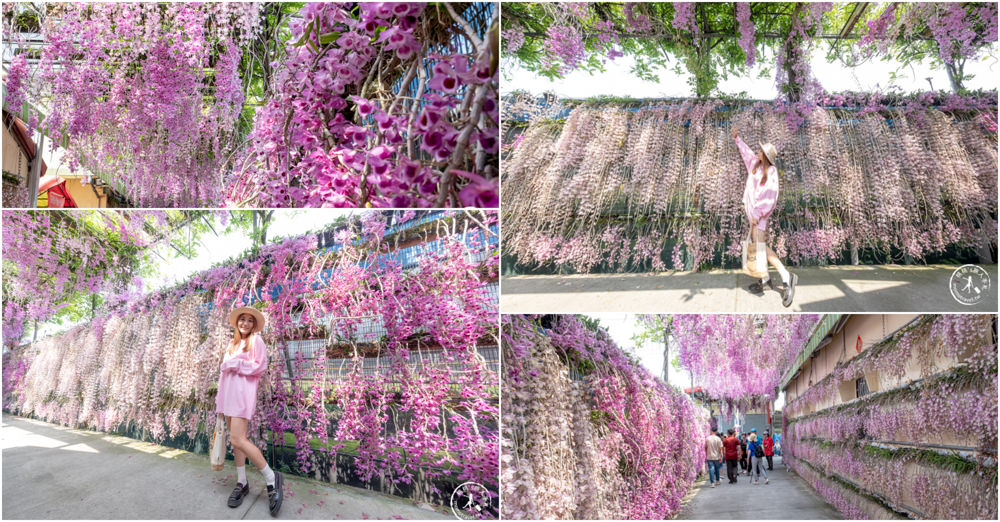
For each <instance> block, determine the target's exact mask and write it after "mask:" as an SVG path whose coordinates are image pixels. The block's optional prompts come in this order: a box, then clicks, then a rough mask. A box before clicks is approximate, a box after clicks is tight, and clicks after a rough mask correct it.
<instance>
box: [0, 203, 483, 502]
mask: <svg viewBox="0 0 1000 522" xmlns="http://www.w3.org/2000/svg"><path fill="white" fill-rule="evenodd" d="M384 219H385V217H384V216H383V215H382V214H380V213H377V212H374V211H371V212H369V213H367V214H366V215H365V216H364V217H363V218H362V220H361V221H360V222H358V223H355V224H354V225H351V226H349V227H348V228H346V229H343V230H340V231H339V232H338V233H337V238H336V245H334V247H333V248H330V249H326V250H323V251H317V250H316V239H315V237H314V236H313V237H310V236H306V237H302V238H297V239H290V240H286V241H283V242H281V243H274V244H270V245H267V246H265V247H262V248H260V249H259V251H258V252H257V253H256V254H255V255H253V256H251V257H245V258H241V259H236V260H233V261H231V262H228V263H226V264H224V265H222V266H218V267H216V268H213V269H211V270H208V271H205V272H202V273H199V274H197V275H195V276H194V277H192V278H191V279H190V280H189V281H187V282H185V283H184V284H181V285H179V286H178V287H176V288H172V289H167V290H163V291H159V292H156V293H153V294H147V295H144V296H135V295H130V294H122V295H121V298H120V299H111V300H109V301H110V303H111V304H110V305H109V309H108V310H107V311H106V312H105V313H102V314H100V315H99V316H98V317H97V319H96V320H94V321H93V322H91V323H89V324H84V325H81V326H78V327H76V328H73V329H72V330H70V331H68V332H66V333H63V334H61V335H58V336H55V337H51V338H49V339H45V340H42V341H39V342H37V343H33V344H32V345H30V346H27V347H24V348H21V349H19V350H17V352H16V353H15V355H14V356H12V358H13V359H14V360H10V359H9V358H8V359H5V361H4V398H5V407H9V408H12V409H14V410H16V411H19V412H20V413H22V414H31V415H34V416H37V417H40V418H43V419H45V420H48V421H51V422H58V423H62V424H66V425H70V426H90V427H93V428H96V429H99V430H102V431H115V430H120V429H123V428H127V427H128V426H135V427H139V428H142V429H145V430H147V431H148V433H150V434H151V435H152V437H153V438H154V440H162V439H164V438H166V437H175V436H178V435H179V434H184V435H186V436H187V437H189V438H191V439H194V438H195V436H197V435H199V434H203V433H205V426H208V427H209V429H210V428H211V426H212V425H213V424H214V422H213V420H214V415H215V412H214V399H213V396H214V394H215V391H216V388H215V387H216V383H217V380H218V375H219V363H220V362H221V357H222V354H223V352H224V350H225V346H226V344H227V343H228V342H229V341H230V340H231V339H232V330H231V327H230V326H229V325H228V323H227V322H226V316H227V313H228V311H229V310H231V309H232V307H234V306H239V305H241V304H242V303H244V302H246V300H250V301H254V300H256V302H255V304H254V306H257V307H259V308H260V309H262V311H263V312H264V313H265V314H266V316H267V317H268V327H267V329H265V330H264V332H263V334H262V335H263V337H264V340H265V341H266V343H267V346H268V357H269V360H270V364H269V368H268V372H267V373H265V374H264V376H263V377H262V381H261V387H260V390H261V391H260V392H259V393H258V403H257V407H256V410H255V414H254V418H253V419H251V423H250V430H249V434H250V435H251V438H252V440H254V441H255V443H257V444H258V445H262V444H263V443H264V441H265V436H263V430H270V431H272V432H273V434H274V437H275V440H279V441H281V440H284V438H283V437H284V434H285V433H289V432H290V433H293V434H294V436H295V438H296V444H297V446H296V450H297V454H298V463H297V469H296V470H295V471H297V472H299V473H303V474H312V473H314V472H316V473H317V476H324V475H325V474H326V472H327V471H329V470H319V471H318V472H317V471H316V470H315V469H314V462H315V459H313V458H312V456H313V453H314V450H313V449H312V448H311V447H310V444H309V443H310V441H319V442H320V443H321V445H322V446H321V447H322V448H323V449H321V450H316V451H322V452H325V453H328V454H329V456H330V457H331V459H330V461H331V462H335V461H336V460H335V459H333V458H332V457H335V455H336V453H337V451H338V450H340V449H341V448H342V447H343V446H344V444H345V443H346V442H348V441H357V453H358V456H357V458H356V465H357V469H358V473H359V475H360V478H361V479H362V480H365V481H367V480H373V479H374V477H376V476H377V477H381V480H390V481H392V482H393V483H398V484H407V483H409V482H410V481H412V480H414V478H415V477H416V476H417V473H418V472H419V473H420V474H421V475H423V476H425V477H431V478H433V477H441V476H443V475H444V474H451V475H452V476H454V477H455V478H456V479H458V480H459V481H460V482H462V481H466V480H472V481H476V482H479V483H481V484H484V485H486V486H487V487H489V488H493V489H495V488H496V486H497V475H498V466H499V446H498V439H499V437H498V429H499V428H498V413H499V412H498V404H497V397H496V393H497V391H496V390H497V385H498V382H497V376H496V374H495V373H494V372H492V371H490V370H489V369H488V367H487V366H486V364H485V362H484V360H483V359H482V357H481V356H480V355H479V354H478V353H477V349H476V347H477V345H481V344H483V343H484V342H485V343H496V342H497V341H496V335H497V330H496V325H497V323H496V317H497V316H496V312H497V310H496V303H495V302H493V300H492V299H491V298H490V296H489V294H488V292H487V288H486V282H487V281H491V280H495V279H496V277H497V268H498V261H497V255H496V253H497V245H496V240H495V232H494V231H495V229H496V224H497V222H496V215H495V213H485V212H484V213H479V214H478V217H477V216H471V215H469V214H465V213H456V214H452V215H448V216H445V217H443V218H442V219H437V220H432V221H430V222H428V223H426V224H424V225H420V226H416V227H412V228H410V229H408V230H407V231H405V232H395V233H394V234H393V235H392V236H384V235H383V234H384V233H385V223H384ZM379 222H381V223H379ZM400 234H402V236H400ZM7 235H8V233H7V230H6V228H5V237H6V236H7ZM419 237H423V238H424V240H425V241H426V240H431V241H434V242H435V243H428V245H433V246H434V247H435V248H428V249H427V251H426V252H425V253H424V254H423V255H421V256H420V257H419V258H418V260H417V262H418V266H417V267H416V268H413V269H403V268H402V266H401V262H400V260H399V258H398V256H396V255H395V254H394V246H393V245H396V244H397V243H396V241H397V240H407V239H409V240H414V239H416V238H419ZM491 237H493V239H490V238H491ZM476 259H481V261H476ZM371 324H376V325H380V326H381V327H382V328H384V333H383V334H382V335H381V338H379V337H371V338H366V337H364V335H363V333H364V331H365V328H366V325H368V326H367V328H368V329H370V328H371V326H370V325H371ZM323 337H326V338H327V339H328V342H330V343H333V344H334V348H336V347H337V346H347V347H348V350H349V351H348V357H350V353H351V351H353V357H352V358H351V360H350V362H349V363H348V364H347V368H349V372H348V374H347V375H344V376H342V377H341V378H337V379H334V378H331V377H330V376H329V375H328V372H327V371H326V362H327V354H326V350H327V348H324V349H323V350H322V351H321V352H320V353H319V354H317V357H315V358H314V359H313V360H311V361H309V360H307V359H306V358H305V356H304V355H303V354H302V353H301V352H299V353H298V354H297V355H296V356H295V358H294V359H295V360H294V361H286V358H285V353H287V346H288V342H289V341H290V340H295V339H303V338H305V339H313V338H323ZM427 350H437V351H438V353H439V354H440V359H441V364H431V363H427V362H425V361H426V357H427V354H426V351H427ZM366 354H370V355H376V354H377V355H378V359H377V371H376V372H374V373H372V372H369V371H364V370H363V366H364V365H363V362H364V361H365V359H364V356H365V355H366ZM288 363H294V364H295V367H296V368H297V371H296V373H295V374H293V375H287V374H285V368H286V364H288ZM19 365H20V366H19ZM8 367H10V368H12V370H11V371H10V372H8V371H7V368H8ZM23 367H27V369H26V370H23V371H22V370H20V369H19V368H23ZM402 420H405V422H403V421H402ZM328 442H329V443H330V444H329V445H327V444H328Z"/></svg>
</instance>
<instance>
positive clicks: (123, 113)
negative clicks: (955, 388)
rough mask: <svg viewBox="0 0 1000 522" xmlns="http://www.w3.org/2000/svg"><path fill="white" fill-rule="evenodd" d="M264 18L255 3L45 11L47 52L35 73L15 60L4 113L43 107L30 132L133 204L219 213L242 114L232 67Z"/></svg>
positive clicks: (51, 7)
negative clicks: (224, 177) (26, 104)
mask: <svg viewBox="0 0 1000 522" xmlns="http://www.w3.org/2000/svg"><path fill="white" fill-rule="evenodd" d="M7 5H9V4H7ZM259 17H260V4H259V3H235V2H209V3H166V2H165V3H138V2H122V3H106V2H105V3H56V4H48V5H47V9H46V12H45V14H44V19H43V20H42V21H41V34H42V38H43V39H44V40H45V43H46V45H44V46H42V47H41V49H40V54H39V56H38V61H37V63H36V64H35V65H32V66H31V67H26V65H25V58H26V55H25V54H24V53H21V54H19V55H18V57H16V58H15V59H14V61H13V64H12V74H11V75H10V76H9V77H8V78H7V83H6V87H7V90H8V94H9V96H8V97H7V99H6V100H5V103H6V107H7V108H8V109H9V110H11V111H13V112H14V113H15V114H21V110H22V104H23V102H25V101H27V102H29V103H31V104H33V105H34V106H35V107H44V108H45V111H46V114H44V115H42V114H39V113H38V112H31V113H30V114H29V117H28V119H27V121H28V124H29V126H31V127H35V126H38V127H40V128H41V129H43V130H44V132H45V133H46V134H47V136H48V137H49V139H50V141H49V143H52V144H53V145H54V146H55V147H61V148H63V149H65V151H64V153H63V159H64V161H66V163H67V164H68V165H69V166H70V169H71V170H74V169H76V168H77V167H83V168H86V169H87V170H89V171H90V172H92V173H94V174H95V175H97V176H99V177H101V178H103V179H104V180H105V181H106V182H108V184H110V185H113V186H115V187H117V188H118V189H119V190H120V191H122V193H123V195H124V196H125V197H127V198H128V199H129V200H131V201H132V202H133V203H134V204H136V205H139V206H150V207H162V206H169V207H184V206H208V205H217V204H218V202H219V200H220V198H219V194H220V190H219V188H220V185H221V180H222V178H221V172H222V170H223V169H224V168H225V166H226V158H227V157H228V155H229V154H230V153H232V152H233V151H234V150H236V141H237V136H236V125H235V123H236V118H237V116H238V115H239V113H240V111H241V109H242V107H243V89H242V81H243V80H242V79H241V78H240V76H239V71H238V68H237V67H236V64H238V63H239V61H240V59H241V57H242V47H241V46H244V45H246V44H247V43H248V42H250V41H251V40H253V39H254V38H255V37H256V36H257V33H258V31H259V28H260V19H259ZM15 20H17V17H16V16H12V17H6V16H5V22H4V24H5V28H4V35H5V40H7V38H11V39H12V40H13V39H16V38H17V37H19V33H17V32H16V31H15V29H14V28H12V27H9V26H8V24H9V23H12V22H13V21H15ZM14 41H15V43H16V40H14ZM26 69H28V70H26ZM153 180H155V181H153Z"/></svg>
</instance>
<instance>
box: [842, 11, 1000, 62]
mask: <svg viewBox="0 0 1000 522" xmlns="http://www.w3.org/2000/svg"><path fill="white" fill-rule="evenodd" d="M924 31H929V32H930V35H931V36H932V37H933V38H934V42H935V43H936V44H937V49H938V56H939V57H940V58H941V61H942V62H944V63H946V64H949V65H952V64H954V63H955V61H956V60H974V59H976V58H977V57H978V56H979V55H980V54H981V53H982V49H983V46H984V44H985V45H988V44H990V43H995V42H996V41H997V4H996V3H983V4H974V5H966V4H961V3H959V4H956V3H950V2H915V3H902V4H895V3H893V4H890V5H889V6H888V7H886V8H885V10H884V11H882V13H881V14H880V15H879V16H878V17H877V18H876V19H874V20H871V21H869V22H868V32H867V33H865V35H864V36H863V37H862V38H861V40H859V41H858V44H857V45H858V46H859V47H860V48H861V49H863V51H864V52H865V53H866V54H869V55H870V54H872V53H878V54H883V55H884V54H886V53H887V52H888V49H889V45H890V44H891V43H893V42H895V41H897V40H899V39H900V38H904V39H912V38H913V37H914V36H920V35H922V33H923V32H924Z"/></svg>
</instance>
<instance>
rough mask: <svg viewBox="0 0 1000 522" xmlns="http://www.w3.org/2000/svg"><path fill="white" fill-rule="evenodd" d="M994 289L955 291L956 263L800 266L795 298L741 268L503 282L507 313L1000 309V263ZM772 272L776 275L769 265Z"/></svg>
mask: <svg viewBox="0 0 1000 522" xmlns="http://www.w3.org/2000/svg"><path fill="white" fill-rule="evenodd" d="M981 266H982V267H983V268H984V269H986V271H987V272H988V274H989V276H990V284H991V286H990V289H989V291H988V292H987V293H986V294H985V296H984V298H983V299H982V300H981V301H980V302H979V303H978V304H976V305H973V306H967V305H963V304H960V303H959V302H958V301H956V300H955V299H954V297H952V295H951V290H950V289H949V280H950V278H951V275H952V273H953V272H954V270H955V268H957V267H955V266H950V265H929V266H916V265H878V266H871V265H861V266H844V265H838V266H824V267H816V266H811V267H796V268H794V269H793V270H792V271H793V272H795V273H796V274H798V276H799V284H798V286H797V287H796V292H795V301H794V302H793V303H792V305H791V306H790V307H788V308H785V307H783V306H782V305H781V295H780V294H779V293H778V292H776V291H774V290H770V289H766V290H765V292H764V295H763V296H756V295H753V294H751V293H750V292H749V291H748V290H747V289H746V287H747V286H748V285H749V284H750V283H751V282H752V280H751V279H750V278H749V277H747V276H745V275H743V274H742V273H741V272H739V271H736V270H710V271H707V272H698V273H695V272H661V273H649V274H576V275H522V276H508V277H504V278H503V279H502V281H501V283H500V284H501V295H500V306H501V309H502V310H503V312H504V313H505V314H515V313H516V314H522V313H589V312H634V313H678V312H688V313H713V312H715V313H718V312H744V313H775V312H777V313H781V312H879V313H882V312H919V313H930V312H988V313H996V310H997V283H998V281H997V265H981ZM771 277H774V278H776V277H778V276H777V274H776V273H774V272H773V271H772V272H771Z"/></svg>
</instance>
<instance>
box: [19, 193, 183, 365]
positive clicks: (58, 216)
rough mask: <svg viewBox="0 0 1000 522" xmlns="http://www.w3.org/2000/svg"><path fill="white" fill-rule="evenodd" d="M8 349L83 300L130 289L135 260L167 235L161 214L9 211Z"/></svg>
mask: <svg viewBox="0 0 1000 522" xmlns="http://www.w3.org/2000/svg"><path fill="white" fill-rule="evenodd" d="M2 223H3V231H4V235H3V279H4V285H3V344H4V346H8V347H13V346H16V345H17V344H18V343H19V342H20V340H21V337H22V335H23V333H24V331H25V326H26V325H28V324H32V323H35V322H36V321H41V322H44V321H46V320H48V319H51V318H52V317H53V316H54V315H55V314H56V313H57V312H58V311H59V310H60V309H61V308H63V307H65V306H66V305H67V304H68V302H69V300H70V299H71V298H73V297H75V296H77V295H78V294H81V293H99V292H113V291H117V290H121V289H123V288H125V287H128V286H131V285H132V284H133V283H135V282H136V281H135V280H134V275H135V273H136V271H137V269H138V266H137V265H138V259H137V257H136V255H137V254H138V252H139V251H141V250H142V249H144V248H147V247H149V246H150V245H151V244H152V242H153V241H156V240H158V239H162V238H156V237H154V235H153V234H151V233H150V230H152V227H154V226H155V227H156V228H157V229H159V230H166V229H167V224H168V218H167V214H166V213H165V212H163V211H131V212H121V213H116V212H113V211H95V212H84V211H65V212H60V213H50V212H47V211H11V210H5V211H3V219H2Z"/></svg>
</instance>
